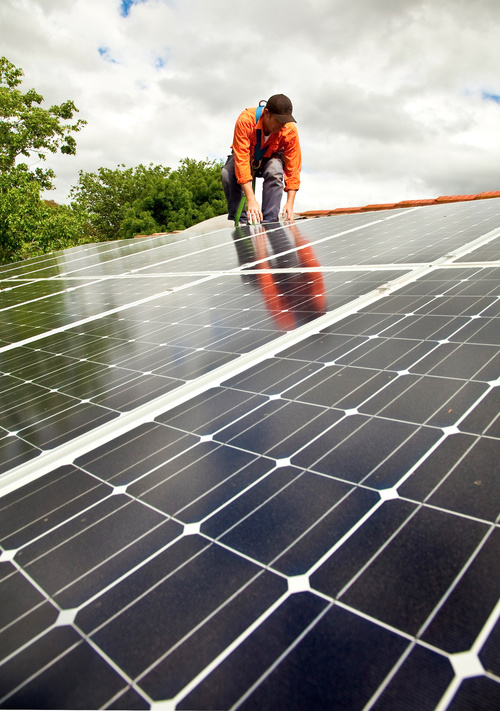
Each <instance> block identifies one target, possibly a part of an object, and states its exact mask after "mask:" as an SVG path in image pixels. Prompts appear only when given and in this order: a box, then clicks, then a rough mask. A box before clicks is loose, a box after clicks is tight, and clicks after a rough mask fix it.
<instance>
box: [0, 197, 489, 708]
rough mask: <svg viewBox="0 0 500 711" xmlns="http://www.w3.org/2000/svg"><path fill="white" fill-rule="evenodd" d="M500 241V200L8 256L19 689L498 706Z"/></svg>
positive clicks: (4, 569)
mask: <svg viewBox="0 0 500 711" xmlns="http://www.w3.org/2000/svg"><path fill="white" fill-rule="evenodd" d="M499 245H500V201H499V200H498V199H491V200H487V201H468V202H463V203H457V204H441V205H435V206H429V207H418V208H411V209H401V210H391V211H380V212H377V213H357V214H353V215H341V216H338V217H330V218H320V219H315V220H306V221H298V222H296V223H295V225H293V226H282V225H279V224H272V225H267V226H266V227H265V228H248V227H246V228H242V229H239V230H234V229H233V228H227V229H224V230H218V231H214V232H212V233H208V234H201V235H189V234H188V233H186V234H185V235H182V234H179V235H170V236H167V235H159V236H153V237H148V238H142V239H138V240H126V241H123V242H116V243H108V244H104V245H91V246H88V247H78V248H75V249H71V250H67V251H65V252H60V253H57V254H53V255H47V256H45V257H40V258H36V259H33V260H28V261H27V262H24V263H21V264H16V265H7V266H4V267H2V268H0V294H1V301H0V327H1V333H0V370H1V373H2V378H1V381H0V397H1V401H2V408H1V414H0V452H1V462H2V464H1V468H0V553H1V555H0V597H1V599H2V605H1V606H0V706H1V707H3V708H81V707H85V708H145V709H147V708H150V707H153V708H158V709H160V708H162V709H165V710H168V709H208V708H217V709H236V708H238V709H256V708H258V709H277V708H286V709H304V708H327V707H328V708H342V709H355V710H358V709H359V711H361V710H362V709H365V710H366V711H367V710H368V709H376V710H382V709H395V710H396V709H397V710H398V711H399V710H400V709H402V708H405V709H415V711H417V709H418V711H423V710H426V709H429V710H431V709H432V710H433V709H436V710H437V711H444V710H445V709H462V708H474V709H480V708H485V709H486V708H488V709H489V708H496V707H497V706H498V703H499V699H500V669H499V667H498V662H497V660H498V656H499V651H500V633H499V630H500V602H499V594H500V587H499V585H500V583H499V582H498V580H499V579H498V576H497V575H495V574H494V570H495V565H496V561H497V559H498V552H499V545H500V539H499V535H500V533H499V529H498V521H499V515H500V487H499V484H498V479H499V477H498V475H499V464H498V462H499V461H500V424H499V423H500V416H499V414H498V413H499V402H500V401H499V394H498V393H499V385H500V355H499V351H498V346H499V338H500V335H499V334H500V328H499V323H498V319H499V303H500V266H499V265H498V263H497V262H498V249H499ZM381 650H382V651H383V653H381Z"/></svg>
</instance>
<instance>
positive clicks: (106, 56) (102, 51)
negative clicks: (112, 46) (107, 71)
mask: <svg viewBox="0 0 500 711" xmlns="http://www.w3.org/2000/svg"><path fill="white" fill-rule="evenodd" d="M98 52H99V54H100V55H101V57H102V58H103V59H105V60H106V61H107V62H112V63H113V64H116V63H117V62H116V59H113V57H112V56H111V54H110V51H109V47H99V49H98Z"/></svg>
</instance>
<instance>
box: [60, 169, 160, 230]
mask: <svg viewBox="0 0 500 711" xmlns="http://www.w3.org/2000/svg"><path fill="white" fill-rule="evenodd" d="M169 173H170V168H164V167H163V166H160V165H157V166H153V165H150V166H148V167H146V166H144V165H142V164H141V165H139V166H137V167H136V168H126V167H125V165H123V164H121V165H119V166H118V167H117V168H116V169H115V170H111V169H110V168H99V169H98V170H97V172H95V173H84V172H83V171H82V170H81V171H80V173H79V178H78V183H77V185H76V186H74V187H72V188H71V191H70V199H71V200H73V201H74V202H75V204H77V205H79V206H80V207H81V208H82V209H84V210H85V211H86V213H87V215H88V219H89V223H90V224H89V230H90V231H91V232H92V233H94V234H96V235H98V236H99V237H100V239H101V240H104V241H106V240H114V239H119V238H120V237H123V236H124V235H123V234H122V231H121V224H122V222H123V220H124V218H125V217H126V215H127V212H128V211H129V210H130V208H131V207H132V204H133V203H134V202H135V201H136V200H138V199H139V198H140V197H141V196H143V195H145V194H146V193H148V194H149V193H151V191H152V187H151V185H152V184H153V183H157V184H162V183H163V181H164V180H166V179H167V177H168V175H169ZM149 224H150V225H151V224H152V223H151V221H149ZM155 226H156V223H155ZM146 231H148V232H149V229H146ZM153 231H159V230H153ZM140 232H141V229H140V228H139V231H138V232H136V233H135V234H140ZM127 236H128V235H127Z"/></svg>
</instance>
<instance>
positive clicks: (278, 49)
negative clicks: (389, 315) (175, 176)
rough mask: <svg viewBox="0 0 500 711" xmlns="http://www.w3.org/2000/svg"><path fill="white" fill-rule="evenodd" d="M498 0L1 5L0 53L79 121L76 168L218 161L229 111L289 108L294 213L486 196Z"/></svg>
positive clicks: (71, 166)
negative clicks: (299, 155)
mask: <svg viewBox="0 0 500 711" xmlns="http://www.w3.org/2000/svg"><path fill="white" fill-rule="evenodd" d="M499 30H500V3H499V2H498V0H473V1H472V0H253V2H249V1H248V0H246V1H245V2H242V1H241V0H0V41H1V45H0V46H1V50H0V51H1V53H2V54H3V55H5V56H6V57H7V58H8V59H9V60H10V61H11V62H13V63H14V64H15V65H16V66H18V67H21V68H22V69H23V70H24V73H25V78H24V84H23V88H25V89H28V88H32V87H33V88H35V89H36V90H37V91H39V92H40V93H41V94H42V95H43V96H44V98H45V104H46V105H51V104H54V103H60V102H62V101H65V100H66V99H72V100H73V101H74V102H75V104H76V105H77V107H78V108H79V110H80V113H79V117H80V118H84V119H86V120H87V121H88V125H87V126H86V127H85V128H84V129H83V130H82V131H81V133H79V134H77V136H76V137H77V143H78V153H77V156H75V157H73V156H62V155H59V156H56V157H53V156H49V158H48V160H47V161H46V164H47V165H50V166H51V167H53V168H54V170H55V172H56V175H57V179H56V190H55V191H52V193H51V194H50V195H47V197H51V198H53V199H56V200H57V201H59V202H65V201H66V200H67V195H68V191H69V188H70V186H71V185H75V184H76V182H77V180H78V171H79V170H84V171H95V170H97V169H98V168H99V167H100V166H105V167H108V168H116V167H117V165H118V164H120V163H124V164H125V165H126V166H127V167H133V166H136V165H138V164H140V163H144V164H149V163H155V164H162V165H167V166H171V167H176V166H177V164H178V161H179V160H180V159H182V158H184V157H190V158H195V159H197V160H202V159H205V158H209V159H222V158H225V157H226V155H227V153H228V150H229V146H230V144H231V139H232V132H233V127H234V121H235V118H236V116H237V115H238V114H239V113H240V111H241V110H242V109H243V108H245V107H247V106H254V105H256V104H257V102H258V101H259V100H260V99H266V98H268V97H269V96H270V95H271V94H274V93H285V94H287V95H288V96H289V97H290V98H291V99H292V102H293V105H294V115H295V118H296V119H297V121H298V124H297V125H298V128H299V134H300V138H301V144H302V152H303V170H302V186H301V190H300V192H299V194H298V196H297V199H296V203H295V207H296V209H297V210H308V209H315V208H317V209H320V208H334V207H340V206H347V205H365V204H369V203H374V202H377V203H380V202H394V201H399V200H402V199H406V198H411V199H416V198H427V197H437V196H438V195H449V194H464V193H477V192H482V191H484V190H498V189H500V71H499V68H500V42H499V39H498V38H499Z"/></svg>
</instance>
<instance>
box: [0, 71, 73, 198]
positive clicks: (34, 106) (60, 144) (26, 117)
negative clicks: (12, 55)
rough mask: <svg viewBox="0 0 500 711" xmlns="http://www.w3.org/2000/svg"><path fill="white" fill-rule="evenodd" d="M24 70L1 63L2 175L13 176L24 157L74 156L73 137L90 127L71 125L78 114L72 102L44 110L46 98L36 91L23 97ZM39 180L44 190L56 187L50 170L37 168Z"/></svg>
mask: <svg viewBox="0 0 500 711" xmlns="http://www.w3.org/2000/svg"><path fill="white" fill-rule="evenodd" d="M23 75H24V73H23V70H22V69H20V68H18V67H15V66H14V64H12V62H9V60H8V59H6V58H5V57H2V58H1V59H0V173H4V174H5V173H10V172H11V171H12V170H13V169H14V168H15V166H16V163H17V162H18V158H19V157H20V156H25V157H29V156H31V155H32V154H33V153H34V154H35V155H36V156H37V157H38V158H39V159H40V160H45V158H46V152H47V151H48V152H50V153H56V152H57V150H58V149H60V151H61V153H67V154H70V155H74V154H75V153H76V141H75V139H74V137H73V136H72V135H71V134H72V133H74V132H76V131H80V130H81V129H82V128H83V126H84V125H85V124H86V123H87V122H86V121H84V120H83V119H79V120H78V121H76V123H67V122H68V121H71V120H72V119H73V114H74V113H75V112H77V111H78V109H77V108H76V106H75V105H74V103H73V102H72V101H69V100H68V101H65V102H63V103H62V104H59V105H54V106H51V107H50V108H48V109H44V108H42V107H41V106H40V104H41V103H42V102H43V96H41V95H40V94H38V93H37V92H36V91H35V90H34V89H30V90H29V91H27V92H26V93H25V94H23V93H22V92H21V91H20V90H19V89H18V88H17V87H18V86H19V85H20V84H21V82H22V77H23ZM34 175H35V178H36V179H37V180H38V182H39V183H40V186H41V187H42V188H43V189H46V190H47V189H50V188H52V187H53V184H52V180H53V178H54V177H55V175H54V172H53V171H52V170H50V169H46V170H42V169H41V168H36V169H35V171H34Z"/></svg>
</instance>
